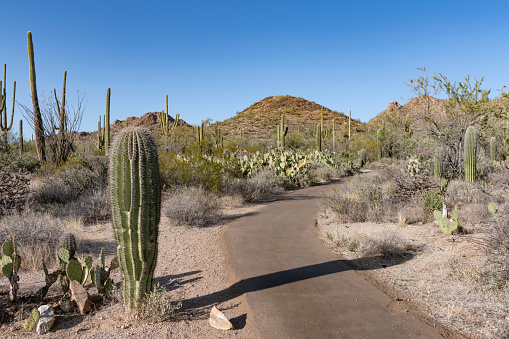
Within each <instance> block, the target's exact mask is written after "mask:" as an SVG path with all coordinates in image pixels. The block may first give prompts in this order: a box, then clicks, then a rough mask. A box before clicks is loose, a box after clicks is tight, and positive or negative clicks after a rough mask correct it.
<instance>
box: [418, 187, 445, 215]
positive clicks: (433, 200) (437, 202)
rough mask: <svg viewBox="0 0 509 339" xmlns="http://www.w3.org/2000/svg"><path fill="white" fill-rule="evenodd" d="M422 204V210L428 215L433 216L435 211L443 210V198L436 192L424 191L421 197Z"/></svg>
mask: <svg viewBox="0 0 509 339" xmlns="http://www.w3.org/2000/svg"><path fill="white" fill-rule="evenodd" d="M419 197H420V200H421V203H422V210H423V211H424V213H425V214H427V215H433V211H437V210H438V211H441V210H442V207H443V206H442V202H443V200H442V196H441V195H440V193H438V192H436V191H424V192H422V193H421V195H420V196H419Z"/></svg>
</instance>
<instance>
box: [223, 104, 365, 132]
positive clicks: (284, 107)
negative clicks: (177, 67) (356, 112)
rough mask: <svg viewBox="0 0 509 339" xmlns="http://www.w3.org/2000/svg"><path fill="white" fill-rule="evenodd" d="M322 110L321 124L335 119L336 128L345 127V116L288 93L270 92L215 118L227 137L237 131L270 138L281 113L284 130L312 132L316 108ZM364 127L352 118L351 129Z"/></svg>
mask: <svg viewBox="0 0 509 339" xmlns="http://www.w3.org/2000/svg"><path fill="white" fill-rule="evenodd" d="M321 110H323V114H324V126H325V127H327V128H332V120H333V119H335V123H336V130H341V129H343V128H345V129H346V128H348V116H347V115H345V114H343V113H339V112H336V111H333V110H331V109H329V108H327V107H324V106H321V105H319V104H317V103H315V102H311V101H308V100H306V99H304V98H296V97H293V96H290V95H285V96H271V97H267V98H265V99H262V100H260V101H258V102H256V103H254V104H253V105H251V106H249V107H248V108H246V109H244V110H243V111H242V112H239V113H238V114H237V115H236V116H234V117H232V118H230V119H227V120H225V121H223V122H218V124H219V126H220V127H221V132H222V134H223V135H224V136H225V137H226V138H228V137H231V136H240V134H241V131H242V133H243V135H244V136H245V137H247V138H248V139H273V138H274V137H275V134H276V129H277V126H278V125H279V123H280V121H281V115H282V114H284V116H285V125H286V126H288V133H291V132H297V131H299V132H301V133H303V132H305V131H310V132H311V133H314V131H315V128H316V125H317V124H319V123H320V112H321ZM363 130H364V124H363V123H362V122H360V121H359V120H355V119H352V132H360V131H363Z"/></svg>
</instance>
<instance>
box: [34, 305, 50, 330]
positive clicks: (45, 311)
mask: <svg viewBox="0 0 509 339" xmlns="http://www.w3.org/2000/svg"><path fill="white" fill-rule="evenodd" d="M37 310H38V311H39V313H40V314H41V316H40V318H39V321H38V322H37V327H36V328H35V331H36V332H37V334H45V333H48V332H49V330H50V329H51V326H53V323H54V322H55V312H53V308H52V307H51V306H49V305H42V306H40V307H39V308H38V309H37Z"/></svg>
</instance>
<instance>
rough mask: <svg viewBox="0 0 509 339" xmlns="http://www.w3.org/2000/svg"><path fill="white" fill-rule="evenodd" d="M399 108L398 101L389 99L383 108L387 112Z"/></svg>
mask: <svg viewBox="0 0 509 339" xmlns="http://www.w3.org/2000/svg"><path fill="white" fill-rule="evenodd" d="M400 108H401V105H400V104H399V102H397V101H391V102H390V103H389V104H388V105H387V107H386V108H385V110H386V111H387V112H389V111H395V110H397V109H400Z"/></svg>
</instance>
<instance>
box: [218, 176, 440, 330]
mask: <svg viewBox="0 0 509 339" xmlns="http://www.w3.org/2000/svg"><path fill="white" fill-rule="evenodd" d="M339 185H341V184H339ZM329 187H330V185H321V186H315V187H311V188H306V189H301V190H297V191H293V192H290V193H288V194H286V195H284V196H283V197H282V198H281V199H280V200H278V201H275V202H273V203H270V204H269V205H267V206H266V207H264V208H262V209H260V210H258V211H257V213H255V214H253V215H250V216H247V217H244V218H240V219H238V220H236V221H234V222H233V223H232V224H230V225H229V226H228V227H227V229H226V230H225V233H224V240H225V242H226V246H227V251H228V256H229V263H230V266H231V268H232V270H233V272H234V274H235V276H236V278H237V279H239V281H240V282H239V283H238V285H239V288H240V289H241V290H242V293H245V294H246V297H247V301H248V304H249V307H250V309H251V310H252V313H253V317H254V319H248V321H254V324H255V327H256V328H257V329H258V331H259V332H260V335H261V336H262V337H263V338H266V339H272V338H277V339H282V338H292V339H296V338H310V339H311V338H313V339H314V338H391V339H395V338H405V339H410V338H426V339H431V338H442V336H441V335H440V334H439V333H438V332H437V331H436V330H435V329H434V328H433V327H432V326H429V325H427V324H425V323H423V322H421V321H420V320H418V319H415V318H413V317H411V316H409V315H408V314H405V313H400V312H396V311H392V310H389V309H388V308H387V305H388V304H389V303H390V301H391V300H390V298H389V297H388V296H386V295H385V294H384V293H382V292H381V291H379V290H378V289H376V288H375V287H374V286H373V285H372V284H371V283H369V282H368V281H366V280H364V279H362V278H361V277H359V276H358V275H357V274H356V273H355V272H354V271H353V270H351V269H350V268H349V267H348V266H347V265H346V264H344V263H343V262H342V261H340V260H338V259H337V256H334V255H333V254H332V253H331V252H330V250H329V249H327V248H326V247H325V246H324V244H323V243H322V242H321V240H320V239H318V238H317V236H316V235H315V233H314V225H315V218H316V215H317V212H318V202H319V200H320V195H321V193H322V192H325V191H326V190H328V189H329Z"/></svg>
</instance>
